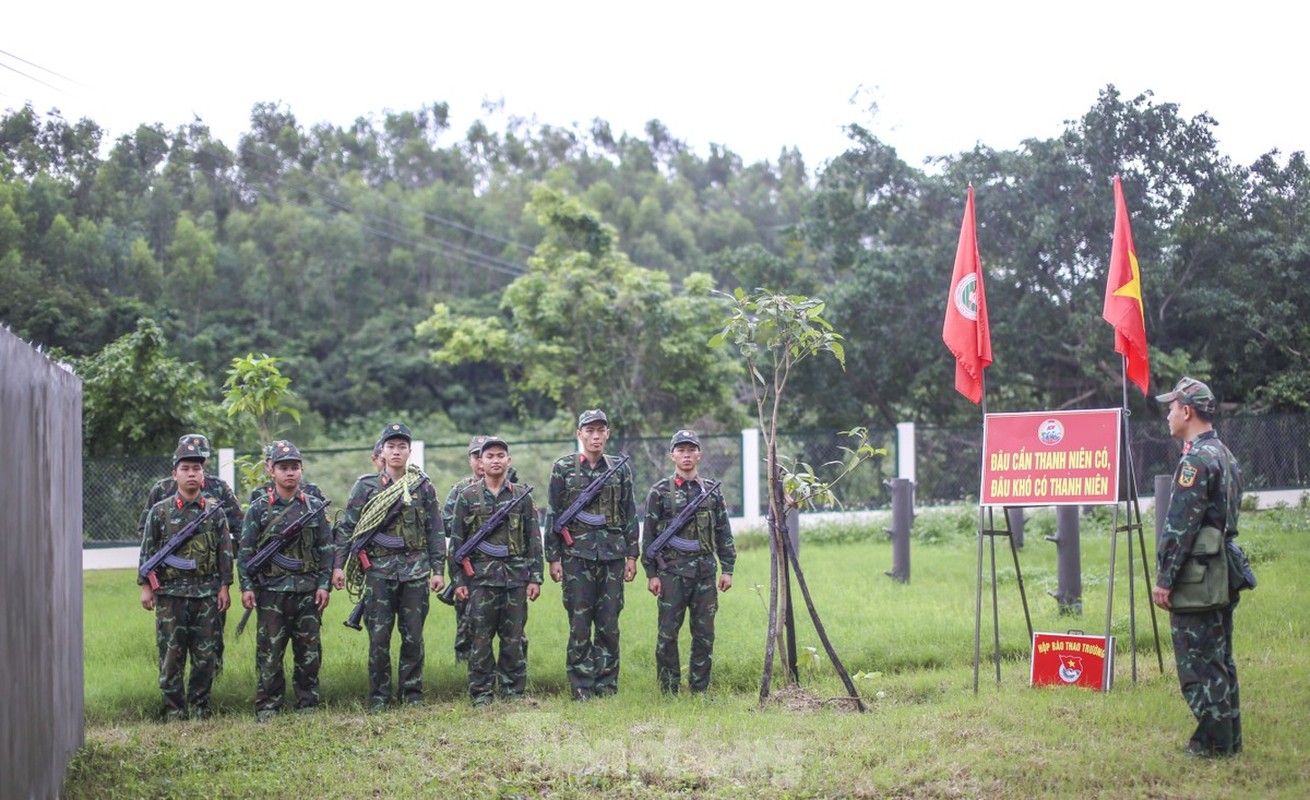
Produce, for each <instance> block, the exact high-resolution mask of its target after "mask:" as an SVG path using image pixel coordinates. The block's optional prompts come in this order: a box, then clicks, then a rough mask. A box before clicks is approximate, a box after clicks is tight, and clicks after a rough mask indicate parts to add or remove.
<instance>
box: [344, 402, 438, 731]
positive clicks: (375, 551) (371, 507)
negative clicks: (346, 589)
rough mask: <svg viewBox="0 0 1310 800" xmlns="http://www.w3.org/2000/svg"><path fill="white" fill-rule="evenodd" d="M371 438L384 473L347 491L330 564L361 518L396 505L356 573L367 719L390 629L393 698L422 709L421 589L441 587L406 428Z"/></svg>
mask: <svg viewBox="0 0 1310 800" xmlns="http://www.w3.org/2000/svg"><path fill="white" fill-rule="evenodd" d="M378 438H379V440H380V441H381V442H382V451H381V455H382V459H383V462H384V466H385V469H384V470H383V471H382V472H380V473H378V474H376V475H365V476H363V477H361V478H360V479H359V480H357V481H356V482H355V486H354V487H353V488H352V489H351V490H350V500H349V501H348V502H347V504H346V508H345V512H344V513H343V514H342V516H341V522H340V525H339V529H338V531H337V536H336V540H337V545H338V550H337V557H336V564H335V565H334V566H335V568H337V569H341V568H343V567H344V566H345V560H346V557H347V555H348V553H349V550H350V545H351V542H352V540H353V539H354V537H355V536H356V534H357V533H362V532H363V531H357V526H358V525H359V523H360V520H361V518H362V517H363V518H373V517H375V516H376V517H385V515H386V511H387V509H388V508H393V507H397V506H396V503H399V504H400V505H399V508H401V509H402V510H401V513H400V515H399V516H398V517H397V518H396V519H395V521H394V522H392V523H391V524H390V525H388V527H387V528H385V529H383V530H380V531H379V532H378V534H377V535H376V536H375V537H374V538H373V541H372V544H371V545H370V546H369V547H368V548H366V550H365V552H366V553H367V554H368V558H369V561H370V567H369V568H368V569H367V571H366V572H365V574H364V625H365V627H367V628H368V638H369V646H368V684H369V698H368V699H369V710H370V711H373V712H377V711H381V710H383V709H384V708H385V707H386V704H387V703H388V702H390V701H391V700H392V695H391V631H392V628H393V627H394V628H395V629H396V630H397V631H399V633H400V637H401V639H400V663H399V665H398V668H397V678H398V683H399V690H398V692H397V696H396V699H397V700H401V701H403V702H405V703H407V704H410V705H419V704H421V703H422V702H423V624H424V622H425V621H426V620H427V615H428V590H429V587H430V588H431V591H434V592H437V591H440V590H441V589H442V587H444V586H445V580H444V578H443V577H442V575H441V569H442V565H443V564H445V561H446V537H445V534H444V532H443V530H442V527H441V514H440V513H438V508H437V491H436V489H434V488H433V487H432V483H431V482H430V481H428V480H427V476H425V475H422V473H421V472H419V471H418V470H417V469H414V470H410V469H407V467H406V464H407V463H408V461H409V454H410V441H411V439H412V437H411V435H410V432H409V427H408V426H406V425H404V424H401V423H399V422H395V423H391V424H390V425H387V426H386V427H385V428H383V430H382V435H381V436H380V437H378ZM391 487H396V489H395V491H396V492H397V494H396V500H394V501H387V500H385V499H384V498H382V497H379V499H378V501H377V502H374V498H375V497H378V496H380V495H384V493H386V492H387V491H388V490H389V489H390V488H391ZM387 497H390V495H387ZM378 503H383V504H384V505H385V507H383V506H381V505H378ZM381 521H382V520H381V519H379V523H380V522H381Z"/></svg>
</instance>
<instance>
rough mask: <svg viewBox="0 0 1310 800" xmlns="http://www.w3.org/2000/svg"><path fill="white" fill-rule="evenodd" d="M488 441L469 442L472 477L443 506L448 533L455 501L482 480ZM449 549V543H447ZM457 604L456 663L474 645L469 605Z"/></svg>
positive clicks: (460, 483)
mask: <svg viewBox="0 0 1310 800" xmlns="http://www.w3.org/2000/svg"><path fill="white" fill-rule="evenodd" d="M486 441H487V437H485V436H474V437H473V439H472V440H471V441H470V442H469V449H468V462H469V471H470V473H471V474H470V475H468V476H465V477H463V478H460V479H459V480H457V481H455V483H454V485H452V486H451V487H450V491H449V492H447V493H446V502H445V503H444V504H442V506H441V521H442V522H444V523H445V525H446V533H447V534H449V533H450V532H451V531H452V530H453V527H452V525H453V523H454V516H453V515H454V513H455V501H456V500H457V499H458V498H459V493H460V492H462V491H463V490H464V489H465V488H467V487H469V486H472V485H473V484H474V483H477V482H478V481H479V480H480V479H481V478H482V445H483V444H484V443H485V442H486ZM447 548H448V549H449V543H447ZM454 604H455V661H456V662H457V663H458V662H461V661H468V660H469V649H470V648H471V647H472V643H473V633H472V631H471V630H470V629H469V621H468V612H467V608H468V604H467V603H466V602H465V601H463V600H460V599H458V598H456V599H455V601H454Z"/></svg>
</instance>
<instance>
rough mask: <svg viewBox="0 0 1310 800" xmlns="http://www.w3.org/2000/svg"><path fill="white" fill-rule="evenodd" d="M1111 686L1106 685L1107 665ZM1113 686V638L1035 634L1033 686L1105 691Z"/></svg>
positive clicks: (1067, 634)
mask: <svg viewBox="0 0 1310 800" xmlns="http://www.w3.org/2000/svg"><path fill="white" fill-rule="evenodd" d="M1107 662H1108V663H1109V664H1110V670H1109V683H1106V682H1105V675H1106V669H1105V665H1106V663H1107ZM1113 682H1114V637H1113V636H1111V637H1110V644H1109V646H1108V647H1107V646H1106V643H1105V637H1104V636H1088V635H1086V634H1082V633H1034V634H1033V671H1032V685H1033V686H1050V685H1055V686H1085V687H1087V688H1088V689H1094V690H1096V691H1098V692H1102V691H1106V690H1107V689H1109V688H1110V686H1111V685H1112V684H1113Z"/></svg>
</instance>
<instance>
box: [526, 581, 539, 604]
mask: <svg viewBox="0 0 1310 800" xmlns="http://www.w3.org/2000/svg"><path fill="white" fill-rule="evenodd" d="M538 597H541V584H539V583H529V584H528V601H529V602H535V601H536V599H537V598H538Z"/></svg>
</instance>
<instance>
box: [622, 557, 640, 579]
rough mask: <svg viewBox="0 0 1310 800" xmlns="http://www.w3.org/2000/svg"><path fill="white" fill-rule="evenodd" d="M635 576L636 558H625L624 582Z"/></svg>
mask: <svg viewBox="0 0 1310 800" xmlns="http://www.w3.org/2000/svg"><path fill="white" fill-rule="evenodd" d="M635 577H637V559H635V558H631V557H629V558H626V559H624V561H623V580H624V582H625V583H632V579H633V578H635Z"/></svg>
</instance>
